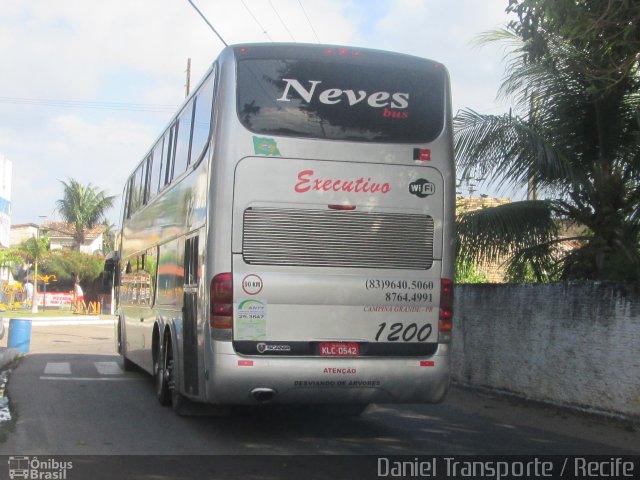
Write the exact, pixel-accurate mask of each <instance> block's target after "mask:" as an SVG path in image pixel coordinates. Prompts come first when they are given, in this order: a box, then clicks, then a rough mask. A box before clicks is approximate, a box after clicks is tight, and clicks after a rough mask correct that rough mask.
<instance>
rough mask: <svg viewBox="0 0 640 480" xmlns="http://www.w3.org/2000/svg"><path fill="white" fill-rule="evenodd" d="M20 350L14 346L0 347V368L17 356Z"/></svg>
mask: <svg viewBox="0 0 640 480" xmlns="http://www.w3.org/2000/svg"><path fill="white" fill-rule="evenodd" d="M18 355H20V352H18V350H16V349H15V348H6V347H0V370H2V369H3V368H4V367H6V366H7V365H9V364H10V363H11V362H13V361H14V360H15V359H16V358H18Z"/></svg>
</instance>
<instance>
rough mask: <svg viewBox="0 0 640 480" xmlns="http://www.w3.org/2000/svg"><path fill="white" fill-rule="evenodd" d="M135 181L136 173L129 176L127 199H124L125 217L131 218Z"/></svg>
mask: <svg viewBox="0 0 640 480" xmlns="http://www.w3.org/2000/svg"><path fill="white" fill-rule="evenodd" d="M134 183H135V175H134V176H132V177H130V178H129V181H128V182H127V188H126V191H125V200H124V216H125V218H131V214H132V213H133V212H132V211H131V192H133V188H134Z"/></svg>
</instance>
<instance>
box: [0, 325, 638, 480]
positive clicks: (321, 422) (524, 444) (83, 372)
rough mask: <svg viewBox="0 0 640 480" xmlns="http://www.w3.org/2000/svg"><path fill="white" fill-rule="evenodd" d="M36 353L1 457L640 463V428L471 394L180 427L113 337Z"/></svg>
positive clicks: (43, 338)
mask: <svg viewBox="0 0 640 480" xmlns="http://www.w3.org/2000/svg"><path fill="white" fill-rule="evenodd" d="M31 342H32V345H31V351H30V353H29V355H27V356H26V357H24V358H23V359H22V360H21V361H20V362H19V364H18V365H17V366H16V367H15V368H14V369H13V371H12V372H11V374H10V377H9V385H8V392H9V397H10V399H11V406H12V412H13V416H14V420H13V421H12V422H10V423H7V424H4V425H2V426H0V455H13V456H15V455H39V456H42V455H49V456H51V455H160V456H165V455H174V456H175V455H207V456H211V455H274V454H275V455H349V454H356V455H569V454H573V455H624V454H635V455H637V454H639V453H640V433H639V432H638V430H637V426H636V427H634V426H632V425H630V424H626V423H621V422H617V421H614V420H610V419H605V418H601V417H594V416H590V415H585V414H580V413H573V412H570V411H566V410H561V409H558V408H555V407H548V406H541V405H537V404H532V403H528V402H524V401H521V400H515V399H511V398H505V397H500V396H494V395H489V394H486V393H478V392H475V391H469V390H464V389H459V388H453V389H452V390H451V392H450V395H449V396H448V397H447V399H446V400H445V402H444V403H443V404H440V405H372V406H371V407H370V408H369V409H368V410H367V411H366V412H365V413H364V414H362V415H361V416H360V417H358V418H340V417H330V416H323V415H318V414H317V413H311V412H305V411H302V412H290V411H287V410H285V411H273V410H265V411H255V410H250V411H242V412H236V413H235V414H234V415H232V416H231V417H229V418H216V417H179V416H177V415H176V414H175V413H174V412H173V411H172V410H171V409H170V408H166V407H162V406H160V405H159V404H158V402H157V401H156V398H155V395H154V386H153V381H152V379H151V378H150V377H149V376H148V375H146V374H144V373H129V372H124V371H122V368H121V365H122V363H121V360H120V358H119V357H118V356H117V355H116V354H115V352H114V342H113V328H112V326H111V325H70V326H40V327H38V326H34V328H33V331H32V340H31ZM86 458H89V457H86ZM256 458H259V457H256ZM301 458H303V457H301ZM328 463H334V462H333V461H331V460H329V461H328ZM116 466H117V465H116ZM315 470H316V473H317V471H318V469H315ZM320 470H321V469H320ZM1 473H2V472H1V469H0V474H1ZM0 476H1V475H0Z"/></svg>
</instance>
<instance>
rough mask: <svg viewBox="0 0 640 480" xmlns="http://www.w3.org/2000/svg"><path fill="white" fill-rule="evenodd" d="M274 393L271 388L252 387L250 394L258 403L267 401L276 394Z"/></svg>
mask: <svg viewBox="0 0 640 480" xmlns="http://www.w3.org/2000/svg"><path fill="white" fill-rule="evenodd" d="M276 393H277V392H276V391H275V390H274V389H273V388H254V389H253V390H251V396H252V397H253V399H254V400H255V401H256V402H258V403H260V404H264V403H269V402H270V401H271V400H273V397H275V396H276Z"/></svg>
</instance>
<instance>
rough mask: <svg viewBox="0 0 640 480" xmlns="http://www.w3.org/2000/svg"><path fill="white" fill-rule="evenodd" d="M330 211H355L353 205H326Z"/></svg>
mask: <svg viewBox="0 0 640 480" xmlns="http://www.w3.org/2000/svg"><path fill="white" fill-rule="evenodd" d="M328 207H329V208H330V209H331V210H355V209H356V206H355V205H338V204H336V205H328Z"/></svg>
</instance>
